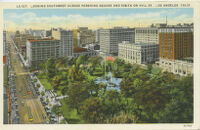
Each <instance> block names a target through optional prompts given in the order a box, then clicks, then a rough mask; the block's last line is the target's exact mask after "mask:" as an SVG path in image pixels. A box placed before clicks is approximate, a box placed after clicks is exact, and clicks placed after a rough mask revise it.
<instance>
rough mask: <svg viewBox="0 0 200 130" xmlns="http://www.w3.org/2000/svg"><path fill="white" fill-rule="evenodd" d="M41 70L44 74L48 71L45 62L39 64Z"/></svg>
mask: <svg viewBox="0 0 200 130" xmlns="http://www.w3.org/2000/svg"><path fill="white" fill-rule="evenodd" d="M38 67H39V69H40V70H41V71H42V72H45V71H46V69H45V63H44V62H41V63H40V64H39V66H38Z"/></svg>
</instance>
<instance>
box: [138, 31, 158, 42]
mask: <svg viewBox="0 0 200 130" xmlns="http://www.w3.org/2000/svg"><path fill="white" fill-rule="evenodd" d="M135 43H148V44H158V28H152V27H147V28H135Z"/></svg>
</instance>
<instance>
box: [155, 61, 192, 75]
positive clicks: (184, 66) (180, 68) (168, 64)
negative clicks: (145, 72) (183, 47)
mask: <svg viewBox="0 0 200 130" xmlns="http://www.w3.org/2000/svg"><path fill="white" fill-rule="evenodd" d="M156 65H158V66H159V67H160V68H162V69H163V71H168V72H172V73H174V74H178V75H180V76H187V75H193V61H192V60H169V59H162V58H161V59H160V60H159V61H158V62H156Z"/></svg>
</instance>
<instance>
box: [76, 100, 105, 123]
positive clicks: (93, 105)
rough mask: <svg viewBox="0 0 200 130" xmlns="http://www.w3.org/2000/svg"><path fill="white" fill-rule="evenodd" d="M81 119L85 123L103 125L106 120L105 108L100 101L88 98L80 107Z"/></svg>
mask: <svg viewBox="0 0 200 130" xmlns="http://www.w3.org/2000/svg"><path fill="white" fill-rule="evenodd" d="M80 111H81V117H82V118H83V119H84V121H85V122H86V123H103V122H104V120H105V118H106V114H105V113H106V108H105V104H104V103H103V101H102V99H100V98H98V97H90V98H89V99H87V100H86V101H85V102H84V104H83V105H82V106H81V110H80Z"/></svg>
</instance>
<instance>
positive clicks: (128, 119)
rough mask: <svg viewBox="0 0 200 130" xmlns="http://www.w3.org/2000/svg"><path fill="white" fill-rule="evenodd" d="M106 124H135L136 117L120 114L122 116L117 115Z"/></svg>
mask: <svg viewBox="0 0 200 130" xmlns="http://www.w3.org/2000/svg"><path fill="white" fill-rule="evenodd" d="M105 123H118V124H119V123H120V124H121V123H134V116H133V115H128V114H126V113H124V112H120V114H118V115H115V116H114V117H112V118H111V119H107V120H106V122H105Z"/></svg>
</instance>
